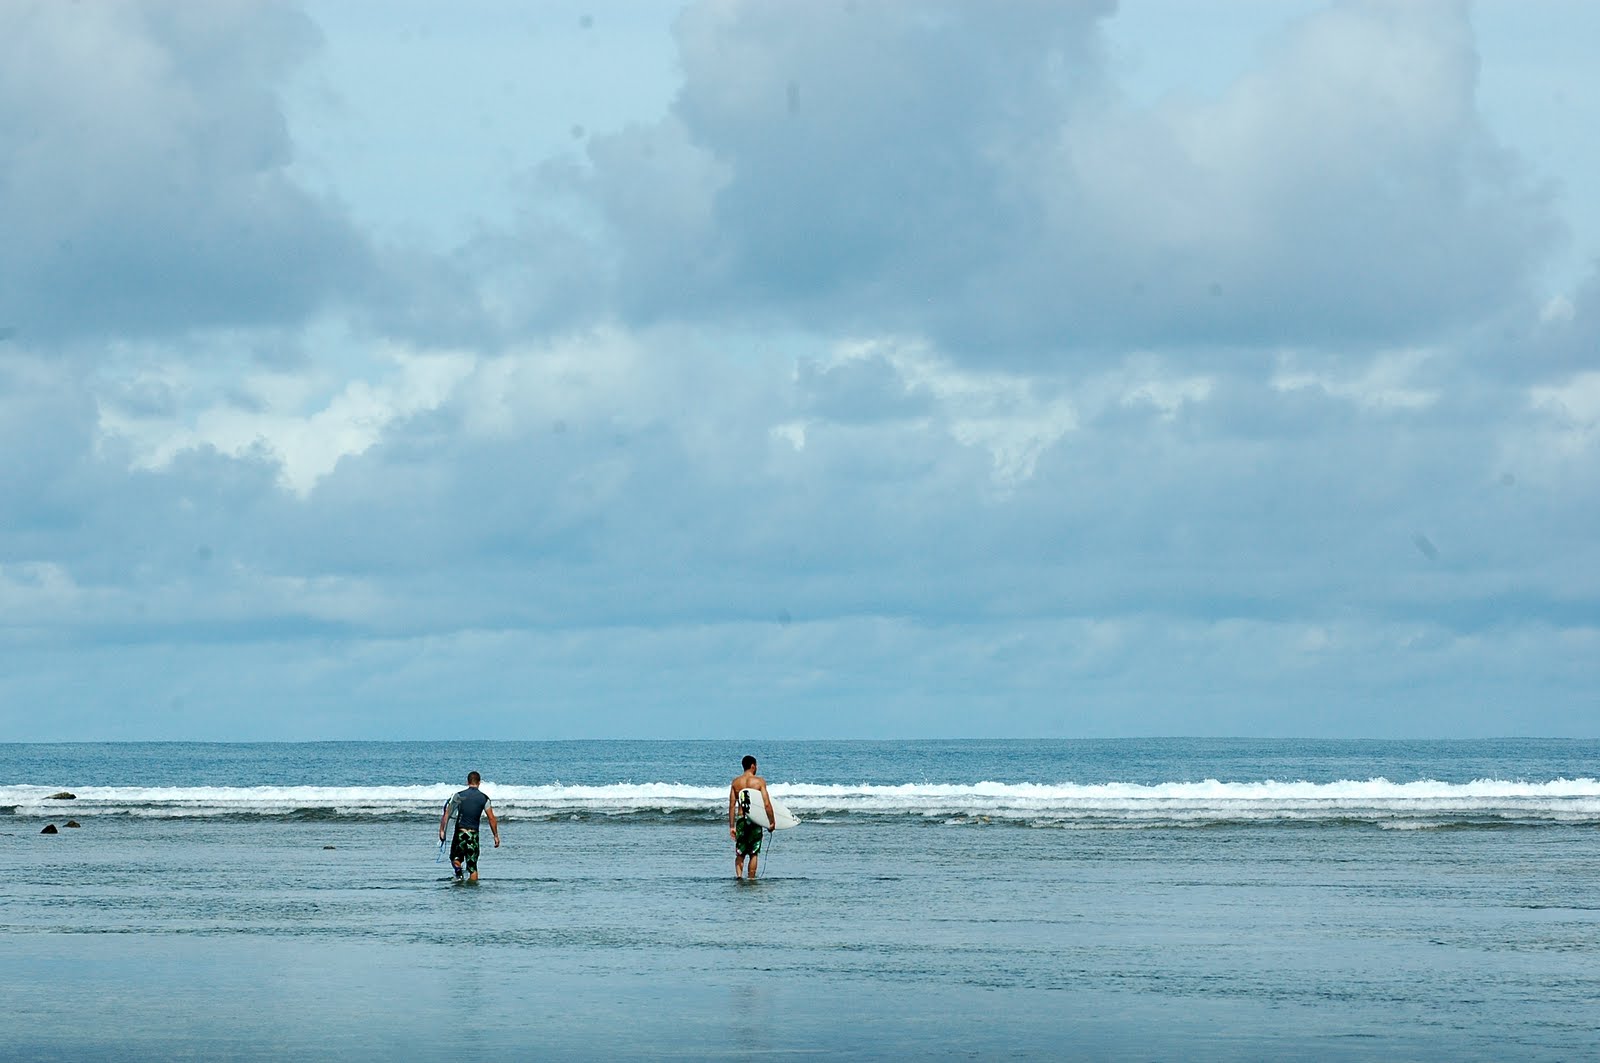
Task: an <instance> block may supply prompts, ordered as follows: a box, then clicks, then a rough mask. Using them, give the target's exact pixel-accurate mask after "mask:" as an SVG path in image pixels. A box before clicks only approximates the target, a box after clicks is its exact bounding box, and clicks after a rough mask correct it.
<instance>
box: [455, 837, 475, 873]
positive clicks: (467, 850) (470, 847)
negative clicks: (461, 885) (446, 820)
mask: <svg viewBox="0 0 1600 1063" xmlns="http://www.w3.org/2000/svg"><path fill="white" fill-rule="evenodd" d="M450 862H451V863H452V864H455V863H459V864H464V865H465V866H466V869H467V873H468V874H469V875H470V874H471V873H472V872H474V871H476V870H478V832H477V831H475V830H462V829H461V828H460V827H457V828H456V837H455V840H454V841H452V842H451V843H450Z"/></svg>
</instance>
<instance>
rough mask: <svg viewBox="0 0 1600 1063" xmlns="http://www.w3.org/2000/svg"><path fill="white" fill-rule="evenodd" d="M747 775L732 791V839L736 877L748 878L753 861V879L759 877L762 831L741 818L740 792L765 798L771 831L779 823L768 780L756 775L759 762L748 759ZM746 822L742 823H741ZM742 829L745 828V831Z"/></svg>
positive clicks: (736, 779) (730, 827)
mask: <svg viewBox="0 0 1600 1063" xmlns="http://www.w3.org/2000/svg"><path fill="white" fill-rule="evenodd" d="M743 766H744V774H743V775H740V776H738V777H736V778H735V779H734V780H733V784H732V785H731V786H729V787H728V836H729V837H730V838H732V839H733V846H734V852H733V877H734V878H741V877H743V876H744V860H745V857H746V856H748V857H749V858H750V876H749V877H750V878H755V877H756V865H757V863H758V862H759V861H760V856H761V827H760V826H759V825H757V824H756V823H755V822H754V821H752V820H749V819H744V817H742V816H741V815H740V812H741V809H740V808H739V792H740V791H741V790H755V791H757V792H759V793H760V794H761V804H762V807H763V809H764V810H765V811H766V813H767V824H768V827H769V829H770V826H771V824H772V823H774V822H776V819H775V817H774V815H773V812H772V798H771V797H770V796H769V795H768V794H767V780H765V779H763V778H762V777H761V776H759V775H757V774H756V758H754V757H745V758H744V764H743ZM741 820H743V822H742V823H741V822H740V821H741ZM741 827H742V828H743V829H742V830H741Z"/></svg>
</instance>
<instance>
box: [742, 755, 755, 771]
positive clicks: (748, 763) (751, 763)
mask: <svg viewBox="0 0 1600 1063" xmlns="http://www.w3.org/2000/svg"><path fill="white" fill-rule="evenodd" d="M740 763H741V764H743V765H744V770H745V771H749V770H750V769H751V768H753V767H755V766H756V758H755V757H745V758H744V760H742V761H740Z"/></svg>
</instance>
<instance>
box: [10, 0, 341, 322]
mask: <svg viewBox="0 0 1600 1063" xmlns="http://www.w3.org/2000/svg"><path fill="white" fill-rule="evenodd" d="M0 23H3V24H4V25H5V27H6V42H5V62H4V63H3V64H0V189H3V194H0V232H4V233H5V241H6V247H5V253H4V254H3V255H0V325H5V326H7V327H9V328H11V329H13V330H15V332H16V334H17V335H19V336H21V337H24V338H28V339H31V340H40V341H49V340H52V339H62V338H91V339H93V338H102V337H106V336H115V335H140V334H156V333H163V332H172V331H179V332H181V331H183V330H186V329H191V328H197V327H206V326H215V325H241V324H243V325H255V324H277V323H296V322H299V321H302V320H304V319H305V318H306V317H307V316H308V315H310V314H312V313H313V312H314V311H315V310H317V309H318V308H319V307H320V306H322V305H323V304H324V303H325V302H326V301H327V300H328V299H329V297H330V296H332V295H334V294H336V293H341V292H346V293H347V292H352V291H356V290H359V289H360V288H361V287H362V286H363V285H364V284H366V283H367V271H368V268H369V266H368V260H367V259H368V254H369V252H368V251H367V249H366V248H365V246H364V244H363V241H362V239H361V237H360V236H359V234H357V233H356V232H354V231H353V230H352V229H351V228H350V226H349V225H348V224H347V223H346V222H345V221H344V219H343V218H342V216H341V215H340V213H339V211H338V210H337V209H336V208H335V207H334V206H332V205H331V204H328V203H325V202H321V201H319V200H317V199H315V198H314V197H312V196H311V195H309V194H308V193H307V192H306V191H305V190H304V189H302V188H300V187H299V186H298V185H296V184H295V182H294V181H293V180H292V179H290V177H289V176H288V174H287V166H288V164H289V162H290V160H291V157H292V151H293V145H292V143H291V141H290V138H289V135H288V131H287V127H286V124H285V120H284V115H283V111H282V106H281V104H280V102H279V99H278V96H277V89H278V87H279V85H280V83H281V82H282V80H283V79H284V77H285V76H286V75H287V73H288V71H289V70H290V69H291V68H292V67H293V66H294V65H295V64H296V63H297V62H299V61H301V60H302V59H303V58H304V57H305V56H306V54H307V53H308V51H309V50H310V49H311V48H312V47H313V46H314V45H315V42H316V39H317V38H316V30H315V27H314V26H313V25H312V23H311V22H309V21H308V20H307V19H306V18H305V17H304V16H303V15H301V14H300V13H299V12H298V11H297V10H296V9H295V8H293V7H292V6H288V5H284V4H278V3H271V2H267V0H218V2H215V3H209V2H208V3H205V4H184V3H173V2H170V0H130V2H127V3H113V4H60V3H52V2H49V0H3V2H0Z"/></svg>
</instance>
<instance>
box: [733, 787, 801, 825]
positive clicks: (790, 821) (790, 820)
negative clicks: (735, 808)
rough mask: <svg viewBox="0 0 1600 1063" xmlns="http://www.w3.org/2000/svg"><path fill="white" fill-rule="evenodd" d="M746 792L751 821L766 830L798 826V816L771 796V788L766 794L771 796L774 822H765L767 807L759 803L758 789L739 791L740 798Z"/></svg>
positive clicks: (759, 792) (759, 793)
mask: <svg viewBox="0 0 1600 1063" xmlns="http://www.w3.org/2000/svg"><path fill="white" fill-rule="evenodd" d="M746 794H749V795H750V821H751V822H752V823H757V824H760V825H761V827H763V828H764V829H766V830H787V829H788V828H790V827H798V826H799V825H800V817H799V816H797V815H795V814H794V813H793V812H790V811H789V810H788V809H787V808H784V807H783V803H782V802H781V801H779V800H778V799H777V798H776V797H772V791H771V790H768V791H767V796H768V797H770V798H772V818H773V819H776V820H777V821H778V822H776V823H768V822H767V807H766V806H765V805H763V804H762V803H761V791H760V790H740V791H739V796H740V797H741V798H743V797H744V796H745V795H746Z"/></svg>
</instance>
